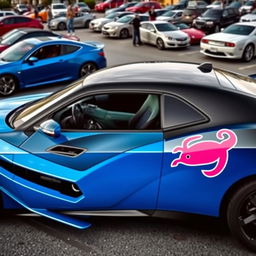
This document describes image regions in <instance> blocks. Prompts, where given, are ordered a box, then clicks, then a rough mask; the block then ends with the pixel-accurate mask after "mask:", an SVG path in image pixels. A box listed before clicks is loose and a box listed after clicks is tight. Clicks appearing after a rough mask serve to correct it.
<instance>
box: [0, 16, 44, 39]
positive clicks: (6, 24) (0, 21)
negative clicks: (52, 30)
mask: <svg viewBox="0 0 256 256" xmlns="http://www.w3.org/2000/svg"><path fill="white" fill-rule="evenodd" d="M21 27H28V28H41V29H43V28H44V26H43V24H42V23H41V22H40V21H39V20H35V19H31V18H28V17H24V16H5V17H1V18H0V36H2V35H3V34H5V33H7V32H8V31H10V30H12V29H14V28H21Z"/></svg>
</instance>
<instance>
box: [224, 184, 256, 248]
mask: <svg viewBox="0 0 256 256" xmlns="http://www.w3.org/2000/svg"><path fill="white" fill-rule="evenodd" d="M227 222H228V226H229V229H230V231H231V233H232V234H233V235H234V236H235V237H236V238H237V239H238V240H239V241H240V242H241V243H243V244H244V245H245V246H246V247H248V248H250V249H252V250H254V251H256V181H251V182H248V183H247V184H245V185H243V186H242V187H240V189H238V190H237V191H236V193H235V194H234V196H233V197H232V198H231V200H230V203H229V205H228V208H227Z"/></svg>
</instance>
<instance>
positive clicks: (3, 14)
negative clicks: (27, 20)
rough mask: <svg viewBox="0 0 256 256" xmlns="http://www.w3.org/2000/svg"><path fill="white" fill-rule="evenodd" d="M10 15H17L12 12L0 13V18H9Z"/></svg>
mask: <svg viewBox="0 0 256 256" xmlns="http://www.w3.org/2000/svg"><path fill="white" fill-rule="evenodd" d="M10 15H17V13H15V12H13V11H0V17H3V16H10Z"/></svg>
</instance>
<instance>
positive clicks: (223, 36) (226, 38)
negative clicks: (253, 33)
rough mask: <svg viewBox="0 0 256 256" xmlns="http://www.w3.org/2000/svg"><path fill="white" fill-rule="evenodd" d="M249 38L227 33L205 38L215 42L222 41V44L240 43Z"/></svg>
mask: <svg viewBox="0 0 256 256" xmlns="http://www.w3.org/2000/svg"><path fill="white" fill-rule="evenodd" d="M245 37H247V36H243V35H235V34H227V33H223V32H220V33H214V34H211V35H209V36H207V37H205V38H207V39H209V40H215V41H222V42H224V41H225V42H227V41H228V42H238V41H240V40H242V39H244V38H245Z"/></svg>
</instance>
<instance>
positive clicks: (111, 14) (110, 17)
mask: <svg viewBox="0 0 256 256" xmlns="http://www.w3.org/2000/svg"><path fill="white" fill-rule="evenodd" d="M117 15H118V13H116V12H111V13H110V14H109V15H107V16H106V18H107V19H114V18H115V17H116V16H117Z"/></svg>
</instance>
